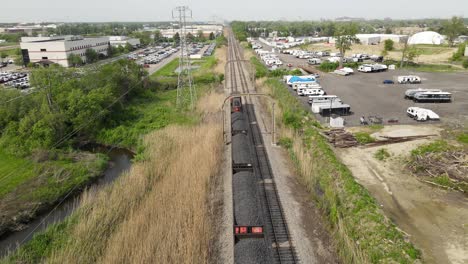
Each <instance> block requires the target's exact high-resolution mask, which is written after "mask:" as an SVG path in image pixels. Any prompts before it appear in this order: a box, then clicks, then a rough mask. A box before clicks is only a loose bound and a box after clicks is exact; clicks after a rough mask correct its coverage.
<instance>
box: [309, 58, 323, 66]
mask: <svg viewBox="0 0 468 264" xmlns="http://www.w3.org/2000/svg"><path fill="white" fill-rule="evenodd" d="M307 63H309V64H310V65H317V64H320V63H322V60H321V59H318V58H313V59H309V60H307Z"/></svg>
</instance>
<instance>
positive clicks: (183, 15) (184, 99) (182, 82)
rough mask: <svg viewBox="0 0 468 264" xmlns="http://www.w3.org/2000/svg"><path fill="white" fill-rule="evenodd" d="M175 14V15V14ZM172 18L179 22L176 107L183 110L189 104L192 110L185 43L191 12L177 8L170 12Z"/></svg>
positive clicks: (189, 74) (192, 89)
mask: <svg viewBox="0 0 468 264" xmlns="http://www.w3.org/2000/svg"><path fill="white" fill-rule="evenodd" d="M175 13H177V14H175ZM172 18H174V19H178V21H179V37H180V57H179V75H178V78H177V107H178V108H183V107H184V106H186V105H187V104H190V108H191V109H193V108H194V101H195V100H196V96H197V95H196V91H195V87H194V86H193V78H192V64H191V62H190V54H189V50H188V43H187V19H188V18H192V10H191V9H190V8H189V7H188V6H178V7H176V8H175V9H174V10H172Z"/></svg>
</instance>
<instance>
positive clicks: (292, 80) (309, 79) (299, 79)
mask: <svg viewBox="0 0 468 264" xmlns="http://www.w3.org/2000/svg"><path fill="white" fill-rule="evenodd" d="M297 82H315V78H313V77H306V78H304V77H300V76H293V77H291V78H290V79H289V83H297Z"/></svg>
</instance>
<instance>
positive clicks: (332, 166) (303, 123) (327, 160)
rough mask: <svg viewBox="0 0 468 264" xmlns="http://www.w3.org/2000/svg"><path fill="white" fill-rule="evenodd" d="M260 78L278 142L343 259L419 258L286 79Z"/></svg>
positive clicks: (352, 260) (403, 261)
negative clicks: (272, 104)
mask: <svg viewBox="0 0 468 264" xmlns="http://www.w3.org/2000/svg"><path fill="white" fill-rule="evenodd" d="M256 66H257V67H258V65H256ZM262 66H263V65H262ZM261 82H262V83H263V84H262V85H264V86H265V87H266V89H267V91H268V92H269V93H270V94H271V95H272V96H273V97H274V98H275V99H276V100H277V101H278V104H279V108H280V112H279V116H280V118H279V119H280V120H278V121H279V122H278V124H281V126H282V128H281V131H282V134H283V135H288V136H287V137H286V136H283V137H282V138H281V139H280V143H281V144H282V145H283V146H284V147H286V148H287V149H288V151H289V154H290V157H291V159H292V160H293V162H294V164H295V166H296V169H297V172H298V173H299V175H300V180H301V181H302V183H303V184H305V185H306V187H307V189H308V190H309V192H310V194H311V196H312V198H313V199H314V200H315V201H316V202H317V203H318V205H319V207H320V208H321V209H322V210H323V212H324V213H325V215H326V219H327V220H328V222H329V224H330V227H331V229H332V230H334V233H335V238H336V243H337V244H338V247H337V248H339V249H340V250H339V254H340V256H341V258H342V259H343V261H344V262H345V263H369V262H370V263H381V262H397V263H414V262H416V261H417V260H418V259H420V252H419V250H417V249H416V248H415V247H414V246H413V245H412V244H411V243H410V242H408V241H407V239H406V238H405V237H404V235H403V233H402V232H400V231H399V230H398V229H397V228H396V226H395V225H394V224H393V223H392V222H391V220H389V219H388V218H386V217H385V216H384V215H383V212H382V211H381V210H380V209H379V207H378V205H377V203H376V201H375V200H374V198H372V197H371V196H370V194H369V192H368V191H367V190H366V189H365V188H364V187H362V186H361V185H359V184H358V183H357V182H356V180H355V179H354V177H353V175H352V174H351V172H350V170H349V169H348V168H347V167H346V166H345V165H343V164H342V163H341V162H340V161H339V160H338V159H337V157H336V156H335V154H334V152H333V150H332V149H331V147H330V146H329V144H328V143H327V141H326V139H325V138H324V137H323V136H322V135H321V134H320V130H321V128H320V124H319V123H318V122H317V121H315V118H314V117H313V116H312V115H311V114H310V113H309V112H308V111H306V110H304V108H303V107H302V105H301V104H300V103H299V102H298V101H297V99H296V98H295V97H293V96H292V95H291V94H290V93H289V91H288V90H287V88H286V87H285V85H284V83H282V82H281V81H280V80H279V79H277V78H267V79H262V80H261ZM365 138H366V139H365V140H368V139H367V136H366V137H365Z"/></svg>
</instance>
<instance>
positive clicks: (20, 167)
mask: <svg viewBox="0 0 468 264" xmlns="http://www.w3.org/2000/svg"><path fill="white" fill-rule="evenodd" d="M34 168H35V165H34V163H33V162H32V161H30V160H28V159H23V158H17V157H15V156H12V155H9V154H7V153H4V152H3V151H2V150H0V198H2V197H3V196H4V195H5V194H7V193H9V192H11V191H12V190H14V189H15V188H16V187H17V186H18V185H20V184H22V183H24V182H26V181H27V180H29V179H31V178H32V177H34V175H35V173H34Z"/></svg>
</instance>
